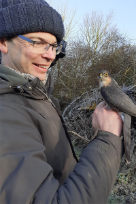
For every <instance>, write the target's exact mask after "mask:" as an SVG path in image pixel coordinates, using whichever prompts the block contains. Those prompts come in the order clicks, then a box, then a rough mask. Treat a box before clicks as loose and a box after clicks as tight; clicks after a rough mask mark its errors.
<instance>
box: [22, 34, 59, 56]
mask: <svg viewBox="0 0 136 204" xmlns="http://www.w3.org/2000/svg"><path fill="white" fill-rule="evenodd" d="M18 37H19V38H21V39H22V40H25V41H27V42H29V43H32V44H33V46H34V44H36V43H37V42H41V43H47V44H48V47H46V48H45V49H46V51H48V50H49V48H50V47H52V51H53V49H54V47H56V48H58V50H59V51H58V53H57V52H56V55H58V54H59V53H60V52H61V49H62V45H61V44H50V43H48V42H46V41H34V40H31V39H30V38H27V37H25V36H23V35H18ZM46 51H45V52H46ZM43 53H44V52H43ZM41 54H42V53H41Z"/></svg>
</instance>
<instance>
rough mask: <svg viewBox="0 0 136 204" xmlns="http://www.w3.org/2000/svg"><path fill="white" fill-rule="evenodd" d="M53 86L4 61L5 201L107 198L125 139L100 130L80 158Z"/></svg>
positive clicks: (0, 85)
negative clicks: (24, 74) (20, 73)
mask: <svg viewBox="0 0 136 204" xmlns="http://www.w3.org/2000/svg"><path fill="white" fill-rule="evenodd" d="M52 88H53V84H52V80H51V77H48V81H47V83H46V86H44V85H43V83H42V82H41V81H40V80H39V79H38V78H35V79H34V80H32V81H29V80H26V79H25V78H23V77H22V76H21V75H19V74H17V73H15V72H14V71H12V70H10V69H9V68H7V67H5V66H2V65H0V204H7V203H8V204H29V203H34V204H50V203H53V204H54V203H60V204H66V203H70V204H80V203H82V204H90V203H92V204H95V203H97V204H98V203H100V204H102V203H106V201H107V198H108V196H109V194H110V191H111V189H112V186H113V184H114V181H115V178H116V175H117V172H118V169H119V165H120V160H121V149H122V141H121V139H120V138H118V137H117V136H115V135H113V134H111V133H108V132H104V131H99V132H98V135H97V137H96V139H94V140H93V141H92V142H91V143H90V144H89V145H88V146H87V147H86V148H85V150H84V151H83V153H82V155H81V157H80V160H79V161H78V162H77V159H76V156H75V153H74V151H73V148H72V145H71V142H70V139H69V136H68V133H67V130H66V128H65V126H64V124H63V119H62V118H61V116H60V113H59V110H58V103H57V101H56V100H55V99H53V98H52V100H50V98H51V91H52Z"/></svg>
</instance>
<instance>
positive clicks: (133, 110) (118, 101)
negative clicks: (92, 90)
mask: <svg viewBox="0 0 136 204" xmlns="http://www.w3.org/2000/svg"><path fill="white" fill-rule="evenodd" d="M101 94H102V97H103V98H104V100H105V101H106V102H107V103H108V105H110V106H111V108H112V107H114V108H116V109H117V110H119V111H122V112H124V113H127V114H129V115H131V116H134V117H136V105H135V104H134V103H133V101H132V100H131V99H130V98H129V97H128V95H127V94H125V93H124V92H123V91H122V90H121V89H120V88H119V87H118V86H115V85H114V86H112V85H111V86H103V87H102V88H101Z"/></svg>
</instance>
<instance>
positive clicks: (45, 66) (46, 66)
mask: <svg viewBox="0 0 136 204" xmlns="http://www.w3.org/2000/svg"><path fill="white" fill-rule="evenodd" d="M34 65H35V66H37V67H39V68H42V69H48V68H49V66H50V65H44V64H34Z"/></svg>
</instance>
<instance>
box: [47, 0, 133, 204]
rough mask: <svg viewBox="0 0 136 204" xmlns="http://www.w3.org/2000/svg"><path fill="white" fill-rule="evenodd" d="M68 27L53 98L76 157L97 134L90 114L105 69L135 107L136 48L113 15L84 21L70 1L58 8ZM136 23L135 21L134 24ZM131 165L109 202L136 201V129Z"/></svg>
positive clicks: (90, 16) (93, 15)
mask: <svg viewBox="0 0 136 204" xmlns="http://www.w3.org/2000/svg"><path fill="white" fill-rule="evenodd" d="M47 2H48V3H49V4H51V5H52V4H53V5H52V6H53V7H54V6H56V10H58V11H59V13H61V15H62V18H63V21H64V25H65V30H66V33H65V40H66V41H67V52H66V57H65V58H63V59H60V60H58V61H57V64H56V65H55V66H54V67H53V68H52V69H51V72H52V74H53V75H54V79H55V89H54V92H53V95H54V96H55V97H56V98H58V99H59V100H60V104H61V109H62V112H63V117H64V120H65V122H66V125H67V127H68V130H69V132H70V134H71V140H72V143H73V145H74V148H75V151H76V154H77V156H78V157H80V154H81V152H82V150H83V149H84V147H85V146H86V145H87V143H88V141H89V140H90V139H91V135H92V134H93V130H92V126H91V114H92V113H93V111H94V109H95V107H96V105H97V104H98V103H99V102H100V101H101V100H102V98H101V95H100V93H99V88H98V80H97V73H98V72H99V70H102V69H106V70H108V71H109V72H110V74H111V75H112V76H113V77H114V79H115V80H116V81H117V82H118V83H119V85H120V86H121V87H122V88H123V89H124V91H126V93H127V94H128V95H129V96H130V97H131V99H132V100H133V101H134V103H136V44H134V43H133V42H132V41H131V39H130V38H129V37H128V36H125V35H123V34H122V33H121V32H120V30H119V29H118V28H117V26H116V25H113V23H112V21H113V12H109V14H108V15H107V16H104V15H103V14H100V13H97V12H95V11H93V12H91V13H89V14H86V15H85V16H84V17H83V21H82V23H80V25H79V24H78V21H77V20H76V18H75V16H76V10H72V11H71V10H69V8H68V1H65V2H64V1H63V2H62V3H60V4H59V5H55V4H54V2H53V0H47ZM134 22H135V20H134ZM131 132H132V138H131V139H132V145H131V164H130V165H129V166H126V164H125V160H124V157H123V159H122V162H121V166H120V170H119V173H118V175H117V179H116V182H115V185H114V187H113V190H112V192H111V195H110V197H109V200H108V204H113V203H114V204H127V203H128V204H134V203H136V130H135V129H134V128H133V127H132V129H131Z"/></svg>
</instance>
